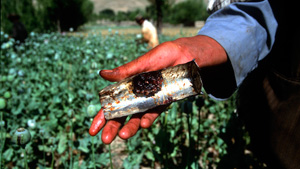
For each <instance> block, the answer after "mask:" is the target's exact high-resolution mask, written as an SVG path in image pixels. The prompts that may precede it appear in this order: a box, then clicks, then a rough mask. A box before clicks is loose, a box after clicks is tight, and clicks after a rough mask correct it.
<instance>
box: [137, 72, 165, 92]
mask: <svg viewBox="0 0 300 169" xmlns="http://www.w3.org/2000/svg"><path fill="white" fill-rule="evenodd" d="M162 82H163V77H162V75H161V71H154V72H146V73H141V74H139V75H137V76H135V77H134V78H133V90H132V91H133V93H134V94H135V95H136V96H138V97H143V96H145V97H150V96H154V95H155V93H157V92H159V91H160V90H161V87H162Z"/></svg>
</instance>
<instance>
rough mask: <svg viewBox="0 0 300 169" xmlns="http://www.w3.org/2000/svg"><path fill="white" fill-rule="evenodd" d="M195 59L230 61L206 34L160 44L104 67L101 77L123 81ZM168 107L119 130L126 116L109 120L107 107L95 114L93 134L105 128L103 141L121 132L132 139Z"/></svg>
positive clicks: (135, 117) (136, 118)
mask: <svg viewBox="0 0 300 169" xmlns="http://www.w3.org/2000/svg"><path fill="white" fill-rule="evenodd" d="M193 59H195V61H196V63H197V64H198V66H199V67H206V66H213V65H218V64H221V63H224V62H226V61H227V55H226V52H225V51H224V49H223V47H222V46H220V45H219V44H218V43H217V42H216V41H215V40H213V39H211V38H209V37H206V36H200V35H198V36H195V37H189V38H180V39H177V40H174V41H169V42H165V43H162V44H160V45H159V46H157V47H155V48H154V49H152V50H150V51H149V52H147V53H146V54H144V55H142V56H141V57H139V58H137V59H135V60H133V61H131V62H129V63H127V64H124V65H122V66H120V67H117V68H115V69H112V70H101V71H100V76H101V77H103V78H104V79H106V80H109V81H114V82H115V81H120V80H122V79H124V78H127V77H130V76H133V75H135V74H138V73H142V72H149V71H156V70H160V69H163V68H167V67H171V66H175V65H178V64H183V63H187V62H190V61H192V60H193ZM166 107H167V106H166V105H164V106H158V107H156V108H154V109H151V110H149V111H147V112H144V113H138V114H134V115H132V117H131V119H130V120H129V121H128V122H127V123H126V124H125V125H124V126H123V127H122V128H121V129H120V130H119V128H120V127H121V126H122V125H123V123H124V122H125V119H126V117H121V118H116V119H112V120H109V121H107V122H106V119H105V118H104V112H103V109H101V110H100V111H99V112H98V114H97V115H96V116H95V118H94V120H93V122H92V125H91V127H90V130H89V133H90V135H92V136H94V135H96V134H97V133H98V132H99V131H100V130H101V129H102V128H103V131H102V137H101V138H102V141H103V143H105V144H110V143H111V142H112V141H113V140H114V138H115V137H116V136H117V135H119V137H121V138H122V139H128V138H130V137H132V136H134V135H135V134H136V132H137V131H138V130H139V128H149V127H150V126H151V125H152V123H153V122H154V121H155V119H156V118H157V117H158V116H159V115H160V113H162V112H163V111H164V110H165V108H166Z"/></svg>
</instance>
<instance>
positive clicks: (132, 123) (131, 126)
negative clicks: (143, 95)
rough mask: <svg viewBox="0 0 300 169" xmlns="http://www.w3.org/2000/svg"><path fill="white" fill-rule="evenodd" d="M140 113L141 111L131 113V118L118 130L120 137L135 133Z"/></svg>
mask: <svg viewBox="0 0 300 169" xmlns="http://www.w3.org/2000/svg"><path fill="white" fill-rule="evenodd" d="M142 115H143V114H142V113H139V114H135V115H133V116H132V117H131V119H130V120H129V121H128V122H127V123H126V124H125V125H124V126H123V127H122V129H121V130H120V131H119V136H120V137H121V138H122V139H128V138H130V137H132V136H134V135H135V134H136V132H137V131H138V130H139V128H140V121H141V117H142Z"/></svg>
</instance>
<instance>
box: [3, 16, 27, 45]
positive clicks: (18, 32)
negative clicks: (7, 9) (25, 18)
mask: <svg viewBox="0 0 300 169" xmlns="http://www.w3.org/2000/svg"><path fill="white" fill-rule="evenodd" d="M7 18H8V19H9V21H11V23H12V24H13V28H12V34H11V37H12V38H14V39H15V40H16V42H18V41H19V43H24V42H25V39H26V38H27V36H28V33H27V30H26V28H25V26H24V24H23V23H22V22H21V21H20V16H19V15H17V14H10V15H9V16H8V17H7Z"/></svg>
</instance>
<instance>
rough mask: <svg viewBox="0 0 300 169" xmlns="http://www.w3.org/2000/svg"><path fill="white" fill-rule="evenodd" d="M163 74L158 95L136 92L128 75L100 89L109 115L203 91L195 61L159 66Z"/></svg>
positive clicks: (147, 108)
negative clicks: (141, 94)
mask: <svg viewBox="0 0 300 169" xmlns="http://www.w3.org/2000/svg"><path fill="white" fill-rule="evenodd" d="M159 71H161V75H162V77H163V83H162V87H161V90H160V91H158V92H157V93H155V94H154V96H149V97H146V96H141V97H140V96H137V95H136V94H135V93H134V92H133V81H132V79H133V78H134V77H135V76H137V75H135V76H132V77H129V78H126V79H124V80H122V81H120V82H118V83H115V84H113V85H110V86H107V87H105V88H104V89H102V90H101V91H100V92H99V97H100V103H101V105H102V108H103V111H104V116H105V118H106V119H113V118H118V117H122V116H128V115H131V114H135V113H140V112H145V111H147V110H149V109H152V108H154V107H157V106H160V105H165V104H169V103H171V102H174V101H177V100H181V99H184V98H187V97H190V96H195V95H198V94H200V93H201V88H202V81H201V77H200V74H199V68H198V66H197V64H196V63H195V62H194V61H191V62H188V63H186V64H181V65H177V66H174V67H169V68H166V69H162V70H159Z"/></svg>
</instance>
